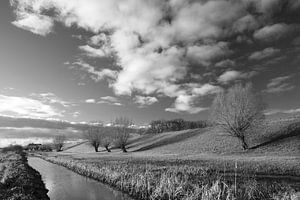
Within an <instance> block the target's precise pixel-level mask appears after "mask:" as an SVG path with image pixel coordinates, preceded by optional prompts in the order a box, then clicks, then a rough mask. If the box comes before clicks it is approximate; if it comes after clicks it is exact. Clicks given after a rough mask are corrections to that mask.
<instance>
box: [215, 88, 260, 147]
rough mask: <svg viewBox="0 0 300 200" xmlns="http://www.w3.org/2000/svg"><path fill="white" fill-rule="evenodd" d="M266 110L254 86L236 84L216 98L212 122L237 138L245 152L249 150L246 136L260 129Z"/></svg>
mask: <svg viewBox="0 0 300 200" xmlns="http://www.w3.org/2000/svg"><path fill="white" fill-rule="evenodd" d="M264 108H265V104H264V103H263V102H262V99H261V97H260V96H259V95H256V94H255V93H254V92H253V89H252V84H249V83H248V84H246V85H245V86H243V85H242V84H236V85H234V86H233V87H231V88H229V89H228V90H227V92H225V91H222V92H220V93H219V94H218V95H217V96H216V97H215V99H214V101H213V104H212V109H211V110H212V120H213V123H215V124H217V125H219V126H220V127H221V128H222V129H223V130H225V131H226V132H227V133H229V134H230V135H231V136H234V137H237V138H238V139H239V140H240V141H241V143H242V147H243V149H244V150H245V149H248V148H249V146H248V143H247V142H246V135H247V134H248V133H251V131H254V130H255V129H257V128H258V127H260V125H261V124H262V122H263V120H264Z"/></svg>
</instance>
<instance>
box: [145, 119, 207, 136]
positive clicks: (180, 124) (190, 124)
mask: <svg viewBox="0 0 300 200" xmlns="http://www.w3.org/2000/svg"><path fill="white" fill-rule="evenodd" d="M207 125H208V123H207V122H206V121H185V120H183V119H173V120H163V119H162V120H154V121H152V122H151V123H150V128H149V129H148V132H149V133H162V132H167V131H180V130H185V129H195V128H204V127H206V126H207Z"/></svg>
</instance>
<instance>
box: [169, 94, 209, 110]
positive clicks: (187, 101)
mask: <svg viewBox="0 0 300 200" xmlns="http://www.w3.org/2000/svg"><path fill="white" fill-rule="evenodd" d="M194 99H195V96H193V95H184V94H183V95H179V96H178V97H177V98H176V100H175V102H174V105H173V107H171V108H166V109H165V110H166V111H168V112H175V113H179V112H187V113H190V114H196V113H199V112H201V111H204V110H207V109H208V108H207V107H196V106H194V105H192V103H193V101H194Z"/></svg>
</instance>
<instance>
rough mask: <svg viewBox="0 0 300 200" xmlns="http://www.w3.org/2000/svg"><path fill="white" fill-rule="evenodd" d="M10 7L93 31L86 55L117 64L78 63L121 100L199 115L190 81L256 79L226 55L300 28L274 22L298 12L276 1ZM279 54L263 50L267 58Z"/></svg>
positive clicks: (40, 2) (65, 1)
mask: <svg viewBox="0 0 300 200" xmlns="http://www.w3.org/2000/svg"><path fill="white" fill-rule="evenodd" d="M11 5H12V6H13V7H14V8H15V12H16V15H17V21H18V20H19V18H20V17H19V16H21V15H24V13H27V14H28V15H34V16H38V17H40V18H41V19H43V20H44V17H43V16H45V15H46V13H48V15H47V16H45V17H46V18H47V19H49V20H52V21H51V24H53V21H55V22H56V23H61V24H63V25H65V26H67V27H71V26H72V27H77V28H82V29H84V30H86V31H88V32H89V38H88V39H87V41H85V42H86V43H85V44H84V45H81V46H79V49H80V50H82V51H83V52H84V53H85V54H86V55H87V56H89V57H94V58H97V57H106V56H111V57H112V58H114V59H115V63H116V66H114V67H115V68H114V69H112V68H105V69H100V68H99V67H95V66H91V65H90V64H88V63H86V62H84V61H83V60H78V61H77V62H74V63H73V65H76V66H78V67H79V68H80V69H81V70H84V71H85V72H87V73H88V74H89V75H90V77H91V78H92V79H93V80H94V81H100V80H102V79H105V78H108V81H109V86H110V87H111V88H112V89H113V90H114V92H115V94H116V95H132V94H134V95H139V96H144V97H147V96H151V97H153V96H155V95H160V96H167V97H170V98H173V99H175V102H174V105H173V107H172V108H168V109H167V111H172V112H180V111H184V112H194V113H196V112H199V111H201V110H203V109H205V108H202V107H201V106H200V107H199V106H197V105H196V104H197V102H196V101H197V98H198V97H199V96H201V95H200V94H196V93H195V91H194V90H193V88H195V87H194V85H193V84H194V83H193V82H192V81H191V80H190V79H191V77H196V75H198V76H197V77H203V78H202V79H201V84H200V83H199V85H197V86H196V88H202V87H203V85H205V84H207V85H209V83H212V82H214V83H215V82H217V81H218V82H219V84H220V83H221V84H224V83H227V82H230V81H233V80H236V79H245V78H249V77H251V76H252V75H253V73H252V72H248V73H244V72H240V71H235V70H233V69H232V68H233V67H235V66H236V65H237V63H235V62H234V61H233V60H236V61H237V62H239V61H238V60H237V59H233V58H229V56H231V55H233V54H235V53H239V52H236V49H235V47H236V46H238V45H236V43H237V41H238V42H239V43H240V44H241V43H243V42H245V41H246V43H247V44H248V43H249V44H250V43H252V42H257V43H260V42H261V41H263V42H264V41H273V40H277V39H281V38H285V36H286V35H289V34H288V33H290V32H292V31H293V30H295V29H296V27H297V25H296V24H290V23H291V22H289V24H287V23H285V22H284V21H282V22H276V19H273V18H272V16H276V14H277V13H278V12H281V11H282V9H281V8H284V9H287V12H291V13H292V12H295V13H296V12H297V9H298V7H299V6H298V4H297V3H288V5H287V6H285V7H283V3H281V1H279V0H274V1H270V0H267V1H262V0H243V1H216V0H208V1H178V0H170V1H161V0H143V1H140V0H123V1H119V0H109V1H100V0H87V1H78V0H33V1H30V0H11ZM47 11H51V12H47ZM51 13H52V14H51ZM53 13H54V14H53ZM24 16H25V15H24ZM20 19H23V18H22V17H21V18H20ZM41 27H42V26H41ZM51 28H52V26H51ZM41 29H45V28H41ZM48 32H49V31H48ZM48 32H44V35H45V34H47V33H48ZM252 36H253V38H252ZM252 40H253V41H252ZM273 50H274V51H275V49H273ZM274 51H273V52H271V49H267V50H266V49H265V50H264V52H263V53H264V56H265V57H269V56H271V54H273V53H275V52H274ZM247 53H249V52H247ZM250 57H251V59H256V60H258V59H262V58H263V57H259V56H258V55H253V56H252V55H251V56H250ZM85 59H88V58H85ZM230 59H232V60H230ZM213 63H215V66H216V67H212V64H213ZM218 67H220V68H218ZM212 68H213V70H215V71H212V70H211V69H212ZM221 68H226V69H225V70H226V72H225V73H224V74H222V75H221V76H219V77H217V76H216V74H220V72H224V71H225V70H224V69H221ZM194 71H197V72H198V71H199V74H198V73H197V74H193V72H194ZM202 73H203V76H201V75H202ZM209 73H210V74H212V73H214V74H213V75H214V76H211V77H214V78H212V79H214V80H209V78H205V77H207V76H204V74H209ZM192 85H193V87H192ZM216 87H217V86H216ZM204 96H205V95H204ZM204 96H202V98H203V97H204Z"/></svg>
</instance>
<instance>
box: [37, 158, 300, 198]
mask: <svg viewBox="0 0 300 200" xmlns="http://www.w3.org/2000/svg"><path fill="white" fill-rule="evenodd" d="M42 158H43V159H45V160H47V161H50V162H52V163H55V164H58V165H61V166H64V167H66V168H68V169H70V170H72V171H74V172H77V173H78V174H81V175H84V176H87V177H90V178H93V179H96V180H98V181H100V182H103V183H106V184H108V185H110V186H112V187H114V188H116V189H118V190H120V191H122V192H124V193H127V194H128V195H130V196H131V197H133V198H134V199H139V200H173V199H174V200H179V199H182V200H252V199H259V200H262V199H274V200H293V198H294V197H295V194H296V190H295V189H293V188H292V187H291V186H290V185H288V184H282V183H275V182H274V183H272V184H270V182H263V181H257V180H255V179H252V178H246V179H245V178H238V177H234V178H228V177H226V174H225V175H224V174H222V172H216V171H213V170H211V169H209V168H201V167H195V166H188V165H178V166H176V165H167V164H166V165H164V166H161V165H155V164H154V163H151V164H149V163H144V164H141V163H139V164H135V163H134V162H130V161H119V160H117V161H111V160H109V161H107V160H103V161H101V162H88V161H86V160H84V159H79V160H75V159H72V158H68V157H59V156H57V157H44V156H43V157H42Z"/></svg>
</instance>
